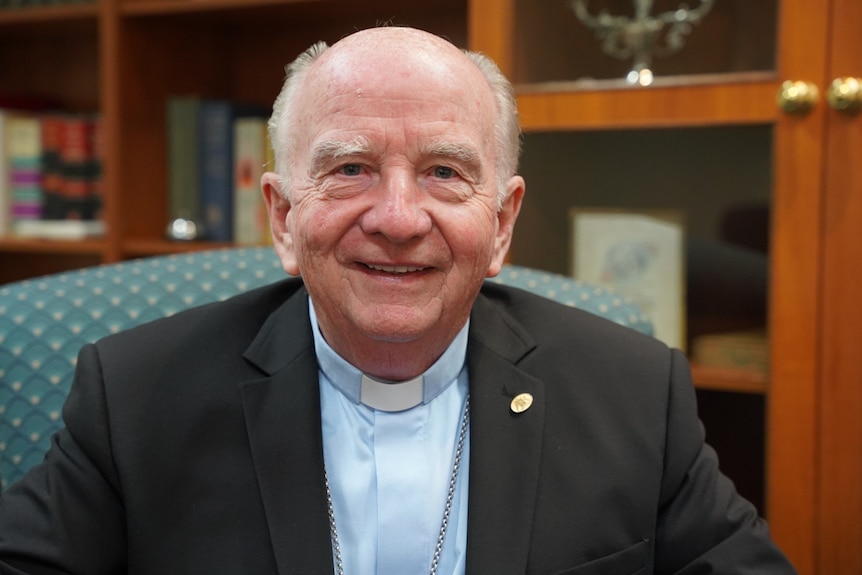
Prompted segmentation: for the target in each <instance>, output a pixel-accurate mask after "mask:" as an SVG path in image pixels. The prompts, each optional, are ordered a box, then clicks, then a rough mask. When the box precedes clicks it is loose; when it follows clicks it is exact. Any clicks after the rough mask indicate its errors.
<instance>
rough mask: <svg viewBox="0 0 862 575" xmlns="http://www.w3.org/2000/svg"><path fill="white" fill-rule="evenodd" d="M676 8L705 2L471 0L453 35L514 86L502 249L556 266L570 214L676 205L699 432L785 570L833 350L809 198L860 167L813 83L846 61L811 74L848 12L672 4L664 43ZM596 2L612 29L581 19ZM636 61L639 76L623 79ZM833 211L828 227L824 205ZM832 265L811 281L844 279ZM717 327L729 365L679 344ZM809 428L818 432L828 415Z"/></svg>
mask: <svg viewBox="0 0 862 575" xmlns="http://www.w3.org/2000/svg"><path fill="white" fill-rule="evenodd" d="M575 4H580V16H579V15H578V13H577V11H576V10H575V9H573V7H574V6H575ZM685 4H687V5H688V10H690V11H691V10H698V9H699V8H701V7H703V6H704V3H703V2H698V1H696V0H687V1H686V2H685V3H683V2H681V1H676V0H655V1H654V2H645V1H637V0H589V1H587V2H580V3H578V2H575V1H573V0H542V1H539V2H536V1H534V0H471V2H470V34H469V36H470V41H471V47H472V48H474V49H477V50H481V51H484V52H486V53H488V54H489V55H491V56H493V57H494V58H495V59H496V60H497V61H498V62H499V63H500V64H501V67H502V68H503V69H504V72H506V73H507V75H508V76H509V77H510V78H512V79H513V80H514V82H515V84H516V92H517V97H518V106H519V113H520V114H521V120H522V125H523V127H524V131H525V134H524V153H523V161H522V166H521V171H522V173H523V175H524V176H525V179H526V181H527V193H526V196H525V200H524V207H523V209H522V214H521V217H520V219H519V223H518V228H517V229H516V232H515V238H514V245H513V247H512V251H511V259H512V260H513V262H514V263H519V264H524V265H530V266H535V267H539V268H542V269H547V270H550V271H555V272H560V273H567V274H570V273H573V272H574V270H573V267H574V265H575V262H576V258H573V252H574V251H575V246H574V245H573V244H574V242H573V240H572V233H573V232H572V215H571V214H572V211H573V210H575V213H580V212H581V211H584V210H602V211H609V212H614V213H620V212H622V213H630V214H652V213H656V212H662V213H665V212H673V213H676V214H680V215H681V216H682V222H683V224H682V225H683V230H684V231H683V236H684V238H685V241H684V247H683V249H682V250H681V255H680V256H679V257H680V261H681V267H682V269H683V270H684V283H685V289H684V290H682V291H681V296H680V297H679V300H680V301H679V305H680V306H681V307H682V309H683V310H684V314H683V315H684V317H685V322H684V323H685V325H684V334H685V335H684V339H683V340H682V342H681V347H683V348H684V349H685V351H686V352H687V353H688V354H689V357H690V359H691V361H692V368H693V374H694V378H695V385H696V387H697V388H698V394H699V398H700V410H701V416H702V418H703V419H704V422H705V425H706V433H707V439H708V441H710V442H711V443H713V444H714V445H715V446H716V448H717V450H718V451H719V455H720V456H721V460H722V466H723V468H724V469H725V471H726V472H727V473H728V474H729V475H730V476H731V478H732V479H733V480H734V481H735V482H736V483H737V486H738V488H739V489H740V491H741V492H742V493H743V494H744V495H745V496H747V497H748V498H750V499H751V500H752V501H754V502H755V503H756V504H757V505H758V506H759V507H760V509H761V511H762V512H763V513H764V514H765V515H766V516H767V518H768V519H769V520H770V523H771V529H772V532H773V535H774V537H775V538H776V540H777V541H778V542H779V544H780V545H782V547H783V548H784V549H785V550H786V551H787V553H788V554H789V555H790V557H791V559H792V560H793V561H794V563H795V564H796V567H797V569H798V570H799V571H800V573H808V574H811V573H815V572H818V570H817V555H818V552H819V551H818V545H820V546H821V547H822V546H823V545H825V543H824V541H823V539H824V538H823V537H822V536H821V535H820V534H818V529H819V527H818V525H819V524H821V523H822V522H823V521H824V520H825V519H824V518H822V517H817V516H816V514H817V512H818V509H820V501H821V498H822V496H823V494H822V493H821V492H820V491H819V490H820V485H821V484H822V483H823V482H824V481H825V479H824V477H822V473H823V472H819V471H818V464H819V462H820V458H821V457H822V456H823V455H824V450H827V451H826V452H828V449H829V448H830V446H826V445H824V444H822V441H823V437H825V436H824V435H823V434H822V433H821V432H822V431H823V429H822V427H821V426H823V425H824V421H826V419H825V418H824V414H822V413H821V412H819V411H818V406H819V405H820V402H821V400H822V397H821V394H822V392H823V386H824V383H825V381H824V378H825V375H824V374H823V373H822V372H821V371H820V368H819V366H820V364H821V359H822V358H823V355H822V353H823V349H824V348H823V346H824V345H829V349H830V350H836V351H834V352H828V353H827V356H826V358H827V359H830V357H831V356H836V357H837V356H839V355H840V354H841V353H842V351H841V350H842V349H843V347H842V346H841V345H840V341H841V340H840V339H839V338H838V336H837V334H838V333H842V330H841V329H840V328H839V327H837V326H839V325H840V322H839V321H838V317H837V316H836V317H835V319H834V320H833V321H832V322H831V323H828V324H827V325H831V326H832V328H831V329H832V330H833V332H834V333H833V334H831V336H832V338H833V339H832V340H830V342H828V343H827V342H825V341H824V340H823V339H822V338H823V337H824V336H830V334H828V333H824V332H823V331H821V329H822V325H823V323H822V322H823V320H824V318H823V316H822V313H823V311H822V310H823V309H826V310H829V309H831V308H830V306H829V305H825V306H824V305H823V303H822V301H821V298H826V297H830V296H829V294H825V293H823V292H821V288H822V287H823V285H824V284H823V283H822V282H823V279H824V276H823V265H824V261H826V262H834V265H833V267H834V266H838V265H839V262H843V263H846V262H847V258H848V257H851V258H852V254H851V255H849V256H848V255H843V256H837V255H836V256H832V257H831V259H829V258H824V253H825V250H827V249H830V250H831V251H832V252H834V251H835V249H834V248H831V247H830V246H831V245H832V243H834V241H832V240H829V238H828V230H824V228H823V222H824V217H825V216H826V215H827V214H826V213H825V212H824V209H825V208H824V206H825V205H829V204H827V200H828V199H829V198H831V197H840V198H841V199H840V200H836V201H837V202H838V203H843V204H844V205H847V203H848V202H847V200H846V195H852V194H850V193H849V192H848V193H846V194H845V195H844V196H837V195H835V192H833V191H831V190H830V188H834V187H836V186H837V184H835V182H839V181H843V182H844V183H845V184H852V182H856V183H858V182H859V176H858V168H856V167H855V164H858V163H859V162H853V161H849V160H847V154H846V153H845V154H843V156H842V155H841V154H834V153H828V151H827V150H829V149H830V147H834V146H835V144H834V143H831V142H832V141H833V140H834V136H832V135H831V134H834V133H835V130H834V129H831V128H830V126H831V125H832V123H833V118H832V116H834V115H836V112H835V110H833V109H831V108H830V106H829V105H828V104H827V98H826V95H827V92H828V91H829V86H830V83H831V81H832V77H831V76H830V74H834V75H839V74H840V75H850V76H860V75H862V71H860V70H855V71H854V70H851V69H849V68H848V69H847V70H844V71H838V70H835V71H830V70H829V68H828V64H829V62H835V61H838V60H840V59H836V58H835V57H834V52H835V50H842V51H844V53H846V54H859V53H862V46H860V43H862V41H860V39H859V38H860V36H862V35H860V34H859V33H858V31H859V22H860V21H862V20H860V17H862V16H860V13H859V8H858V7H856V3H855V2H854V1H853V0H840V1H836V2H831V3H812V2H808V1H805V0H758V1H757V2H751V1H748V0H714V1H713V2H711V3H708V4H709V5H708V10H701V12H700V13H694V14H691V13H689V14H688V16H689V17H691V16H696V17H697V18H696V20H697V21H693V22H690V23H689V24H688V25H686V26H683V27H682V28H684V30H682V31H681V32H680V33H679V34H678V36H679V38H671V40H681V42H678V43H677V44H673V45H672V46H668V45H667V40H668V36H669V35H672V31H671V30H670V26H671V24H670V22H671V21H672V20H673V18H667V19H665V21H664V24H663V26H664V28H662V29H658V28H656V27H657V26H658V24H656V22H655V20H660V19H661V16H662V15H665V14H670V15H673V17H674V18H677V21H682V20H684V19H685V17H686V13H685V12H679V11H680V10H685V9H686V6H685ZM638 6H640V7H638ZM639 10H640V16H641V19H640V20H641V22H640V24H637V25H636V23H637V16H638V11H639ZM602 15H605V16H604V21H605V22H615V23H617V25H618V26H619V30H617V31H612V30H611V31H609V30H608V29H605V30H598V24H599V22H600V21H601V20H602V18H603V16H602ZM647 16H649V18H648V17H647ZM650 18H652V20H650ZM637 26H640V28H638V27H637ZM650 26H653V28H652V29H653V32H652V33H651V34H652V35H651V36H649V35H646V34H647V32H649V30H648V29H649V27H650ZM842 29H843V30H845V32H846V33H843V34H840V35H835V36H832V37H830V31H834V30H839V31H840V30H842ZM656 30H657V31H656ZM613 34H616V38H612V40H613V41H609V40H608V37H609V35H611V36H612V35H613ZM626 34H628V36H626ZM637 34H640V36H637ZM632 35H634V36H632ZM645 35H646V36H645ZM638 38H639V39H640V44H638V42H636V41H635V40H638ZM644 38H646V40H647V41H646V44H645V43H644ZM672 43H673V42H672ZM835 43H840V44H842V46H840V47H836V46H835V45H834V44H835ZM645 45H646V46H653V49H652V52H651V53H650V54H649V55H648V57H647V58H643V57H641V58H640V59H638V58H636V57H635V56H636V55H635V54H634V52H633V49H632V46H634V47H639V48H641V49H642V48H643V47H644V46H645ZM626 47H628V48H627V49H628V50H629V51H628V52H626V50H625V49H623V48H626ZM851 59H852V58H851ZM845 60H846V58H845ZM644 62H648V64H649V70H650V73H651V74H650V75H649V76H648V77H647V78H646V80H648V81H643V80H644V78H642V75H640V74H638V75H637V76H634V75H632V74H631V72H632V71H637V70H638V67H639V66H640V67H641V68H643V63H644ZM854 62H855V64H854V65H858V64H859V62H858V58H857V61H854ZM850 67H851V68H852V65H851V66H850ZM842 118H844V119H845V123H847V122H853V121H855V122H857V123H858V122H862V120H860V119H859V118H858V117H855V118H856V119H855V120H853V118H854V116H853V115H852V114H850V115H846V114H845V115H844V116H842ZM855 129H857V130H858V128H855ZM847 141H852V142H858V138H856V137H855V136H853V137H850V139H849V140H847V137H845V139H844V142H845V145H844V146H843V147H841V148H840V149H844V150H849V149H852V146H850V147H848V145H847ZM842 157H843V158H844V160H840V159H839V158H842ZM824 174H829V179H828V180H829V182H832V184H828V185H827V184H826V183H825V182H824V178H823V175H824ZM854 174H855V175H854ZM845 187H846V185H845ZM856 195H857V196H858V195H859V190H856ZM854 197H855V196H854ZM834 203H835V202H833V204H834ZM858 203H859V202H858V201H856V202H855V203H853V202H850V205H853V206H856V205H857V204H858ZM833 209H834V210H835V212H834V213H833V219H835V221H836V222H837V221H838V220H839V213H840V209H839V208H833ZM856 209H857V210H858V209H859V208H858V206H857V208H856ZM854 213H855V212H854ZM827 221H828V220H827ZM847 233H849V232H847ZM840 237H842V238H844V236H840ZM830 242H832V243H830ZM859 243H862V242H859ZM845 251H846V248H845ZM834 273H835V275H834V276H833V281H832V284H828V283H827V284H825V285H826V286H827V287H828V285H840V279H841V278H846V277H847V276H844V275H841V274H840V272H834ZM846 300H847V297H846V295H845V296H844V301H846ZM860 321H862V320H860ZM859 332H862V327H860V328H859V331H857V332H855V333H859ZM734 335H740V336H746V337H748V336H753V338H749V339H748V340H746V341H748V344H749V345H748V347H747V348H745V350H744V351H745V353H741V356H740V357H736V358H735V360H736V361H737V365H733V360H734V358H733V357H730V355H731V353H730V350H732V346H729V345H725V347H721V346H719V348H720V349H722V350H724V352H726V353H725V355H726V357H723V358H720V361H719V360H716V358H715V357H714V356H710V357H706V356H704V355H702V354H699V353H698V350H700V349H702V348H703V344H704V342H707V343H710V342H712V343H715V342H716V341H718V342H719V343H723V344H728V342H732V341H733V340H732V337H731V336H734ZM723 337H724V339H722V338H723ZM758 338H759V339H758ZM752 342H754V343H753V344H752ZM758 342H759V343H758ZM758 345H759V347H758ZM707 349H709V348H708V347H707ZM764 353H765V355H766V358H765V360H764ZM830 353H831V356H830V355H829V354H830ZM722 362H723V364H724V365H723V366H722ZM746 362H747V363H746ZM833 363H834V364H835V366H834V367H832V368H831V372H830V375H831V374H832V373H839V374H840V375H839V376H838V377H839V380H840V381H841V383H840V384H839V383H836V382H833V383H832V384H831V385H844V384H846V385H847V386H848V388H850V387H851V384H852V383H853V382H851V381H850V380H851V379H852V377H854V375H853V374H855V373H856V372H855V371H854V370H853V369H852V367H848V365H849V364H848V363H847V362H846V361H845V362H844V363H840V365H839V360H838V359H834V358H833ZM830 365H832V364H830ZM855 385H856V386H857V387H858V382H855ZM854 389H855V388H854ZM836 397H837V395H836ZM858 403H859V404H860V408H862V401H859V402H858ZM850 404H851V405H856V403H852V402H851V403H850ZM857 415H858V414H857ZM827 428H828V429H829V430H832V432H833V433H834V434H836V435H837V430H838V429H847V428H846V426H845V427H841V425H840V424H834V425H832V426H831V427H830V426H827ZM853 430H856V428H855V427H854V428H853ZM860 435H862V434H860ZM859 444H862V437H860V438H859ZM854 445H857V444H854ZM860 459H862V457H860V458H857V459H856V460H854V461H855V462H854V463H853V466H854V467H853V469H855V468H856V467H860V466H862V462H860ZM839 461H841V460H839V459H837V458H836V459H835V462H836V463H835V465H836V468H838V467H840V465H839V463H838V462H839ZM844 467H847V465H845V466H844ZM818 473H820V474H821V476H820V477H818ZM859 476H862V473H860V474H856V475H853V477H859ZM857 498H858V497H857ZM854 501H855V499H854ZM854 509H856V508H855V507H854ZM858 511H860V513H862V509H859V510H858ZM858 531H860V530H857V531H853V532H854V533H857V532H858ZM856 543H857V544H856V547H859V548H862V542H856ZM845 547H847V546H845ZM848 573H849V571H848Z"/></svg>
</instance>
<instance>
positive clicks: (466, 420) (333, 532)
mask: <svg viewBox="0 0 862 575" xmlns="http://www.w3.org/2000/svg"><path fill="white" fill-rule="evenodd" d="M469 424H470V397H469V396H468V397H467V401H466V402H465V405H464V415H463V416H461V430H460V431H459V433H458V444H457V445H456V447H455V460H454V461H453V463H452V475H451V476H450V477H449V491H448V493H447V494H446V506H445V507H444V508H443V523H442V524H441V525H440V533H439V534H438V535H437V544H436V545H435V546H434V557H433V558H432V559H431V575H437V567H438V566H439V564H440V555H441V554H442V553H443V541H444V540H445V539H446V530H447V529H448V528H449V515H450V514H451V512H452V501H453V500H454V499H455V484H456V483H457V481H458V470H459V469H460V468H461V454H462V453H463V451H464V439H465V438H466V437H467V428H468V426H469ZM323 481H324V483H325V486H326V505H327V508H328V509H327V510H328V513H329V536H330V538H331V539H332V553H333V555H334V556H335V570H336V572H337V575H344V564H343V563H342V561H341V547H340V546H339V544H338V529H337V528H336V526H335V510H334V509H333V507H332V492H331V491H330V489H329V475H328V474H327V472H326V463H324V464H323Z"/></svg>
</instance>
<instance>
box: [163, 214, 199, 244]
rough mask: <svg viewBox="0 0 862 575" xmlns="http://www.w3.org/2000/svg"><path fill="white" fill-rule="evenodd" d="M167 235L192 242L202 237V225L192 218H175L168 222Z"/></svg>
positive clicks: (176, 239) (174, 238)
mask: <svg viewBox="0 0 862 575" xmlns="http://www.w3.org/2000/svg"><path fill="white" fill-rule="evenodd" d="M165 235H166V236H167V237H168V239H169V240H174V241H183V242H190V241H193V240H199V239H200V238H201V226H200V225H198V224H197V223H196V222H195V221H194V220H193V219H190V218H175V219H173V220H171V221H170V222H169V223H168V229H167V230H166V231H165Z"/></svg>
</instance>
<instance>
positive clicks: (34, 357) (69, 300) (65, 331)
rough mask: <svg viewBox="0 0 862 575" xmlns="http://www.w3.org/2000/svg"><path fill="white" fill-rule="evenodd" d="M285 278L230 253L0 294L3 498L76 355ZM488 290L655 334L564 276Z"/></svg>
mask: <svg viewBox="0 0 862 575" xmlns="http://www.w3.org/2000/svg"><path fill="white" fill-rule="evenodd" d="M284 277H285V273H284V270H283V269H282V267H281V264H280V262H279V261H278V258H277V257H276V255H275V253H274V251H273V250H272V248H267V247H261V248H231V249H223V250H213V251H205V252H195V253H189V254H179V255H170V256H157V257H151V258H143V259H139V260H132V261H127V262H121V263H117V264H110V265H103V266H96V267H91V268H85V269H81V270H77V271H72V272H67V273H61V274H56V275H51V276H45V277H40V278H36V279H32V280H26V281H22V282H16V283H11V284H7V285H5V286H0V491H2V490H3V489H5V488H6V487H7V486H8V485H9V484H10V483H12V482H13V481H16V480H17V479H19V478H20V477H21V476H22V475H23V474H24V473H25V472H26V471H27V470H28V469H29V468H30V467H32V466H33V465H35V464H36V463H38V462H40V461H41V460H42V458H43V457H44V454H45V452H46V451H47V449H48V447H49V444H50V438H51V435H52V434H53V433H54V432H55V431H57V430H58V429H60V427H61V426H62V421H61V415H60V414H61V408H62V405H63V402H64V401H65V399H66V394H67V393H68V391H69V387H70V386H71V383H72V376H73V374H74V370H75V361H76V358H77V354H78V351H79V350H80V348H81V347H82V346H83V345H84V344H85V343H88V342H93V341H96V340H97V339H99V338H101V337H104V336H106V335H109V334H111V333H116V332H119V331H121V330H124V329H127V328H130V327H132V326H135V325H138V324H141V323H144V322H146V321H150V320H154V319H157V318H161V317H166V316H169V315H171V314H173V313H176V312H178V311H180V310H183V309H186V308H189V307H193V306H196V305H201V304H204V303H208V302H212V301H217V300H223V299H226V298H228V297H230V296H233V295H235V294H238V293H241V292H244V291H247V290H250V289H252V288H255V287H258V286H262V285H265V284H268V283H271V282H274V281H277V280H280V279H283V278H284ZM492 281H496V282H498V283H502V284H508V285H513V286H516V287H520V288H523V289H526V290H528V291H533V292H536V293H538V294H540V295H543V296H545V297H548V298H551V299H554V300H558V301H560V302H562V303H565V304H567V305H571V306H575V307H580V308H583V309H585V310H587V311H590V312H593V313H596V314H598V315H603V316H605V317H608V318H609V319H611V320H613V321H615V322H617V323H620V324H623V325H627V326H630V327H632V328H634V329H637V330H639V331H642V332H644V333H647V334H650V335H651V334H652V329H653V328H652V323H651V322H650V321H649V319H647V318H646V317H645V316H644V315H643V314H642V313H641V312H640V311H639V310H638V309H637V308H636V306H634V305H633V304H632V303H631V302H629V301H627V300H625V299H623V298H621V297H619V296H617V295H615V294H614V293H613V292H610V291H608V290H606V289H603V288H597V287H595V286H591V285H588V284H585V283H583V282H580V281H577V280H574V279H571V278H568V277H566V276H562V275H558V274H552V273H547V272H542V271H538V270H532V269H528V268H525V267H520V266H511V265H510V266H506V267H505V268H504V270H503V272H502V273H501V274H500V275H499V276H498V277H497V278H494V279H493V280H492Z"/></svg>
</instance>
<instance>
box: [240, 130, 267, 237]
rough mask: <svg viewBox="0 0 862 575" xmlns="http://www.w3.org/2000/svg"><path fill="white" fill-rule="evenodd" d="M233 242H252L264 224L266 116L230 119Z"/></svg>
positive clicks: (258, 235)
mask: <svg viewBox="0 0 862 575" xmlns="http://www.w3.org/2000/svg"><path fill="white" fill-rule="evenodd" d="M233 129H234V163H233V165H234V220H233V224H234V226H233V236H234V242H236V243H238V244H242V245H256V244H259V243H260V242H261V238H262V237H263V231H262V230H263V228H264V227H265V225H266V217H265V213H266V206H265V204H264V201H263V195H262V194H261V191H260V177H261V176H262V175H263V166H264V164H265V163H266V147H267V142H266V119H264V118H259V117H240V118H236V119H235V120H234V124H233Z"/></svg>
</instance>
